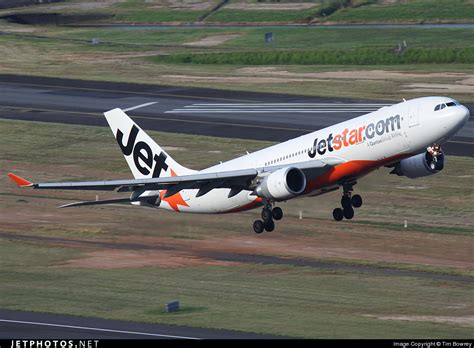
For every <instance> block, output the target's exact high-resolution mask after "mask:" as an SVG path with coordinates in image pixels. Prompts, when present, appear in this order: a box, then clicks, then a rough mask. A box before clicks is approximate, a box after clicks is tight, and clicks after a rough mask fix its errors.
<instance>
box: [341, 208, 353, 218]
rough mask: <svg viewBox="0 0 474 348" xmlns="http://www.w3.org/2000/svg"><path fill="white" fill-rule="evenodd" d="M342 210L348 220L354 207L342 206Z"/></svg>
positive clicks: (351, 216)
mask: <svg viewBox="0 0 474 348" xmlns="http://www.w3.org/2000/svg"><path fill="white" fill-rule="evenodd" d="M342 212H343V214H344V217H345V218H346V219H347V220H350V219H352V218H353V217H354V209H353V208H352V207H349V208H344V209H343V211H342Z"/></svg>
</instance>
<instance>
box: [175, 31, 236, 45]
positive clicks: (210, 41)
mask: <svg viewBox="0 0 474 348" xmlns="http://www.w3.org/2000/svg"><path fill="white" fill-rule="evenodd" d="M239 36H241V35H240V34H230V35H212V36H207V37H205V38H203V39H200V40H197V41H193V42H187V43H184V44H183V45H184V46H192V47H212V46H217V45H220V44H223V43H224V42H227V41H229V40H232V39H235V38H237V37H239Z"/></svg>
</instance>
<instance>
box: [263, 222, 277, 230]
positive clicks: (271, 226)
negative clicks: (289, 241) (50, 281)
mask: <svg viewBox="0 0 474 348" xmlns="http://www.w3.org/2000/svg"><path fill="white" fill-rule="evenodd" d="M264 228H265V231H267V232H272V231H273V230H274V229H275V223H274V222H273V220H269V221H267V222H265V224H264Z"/></svg>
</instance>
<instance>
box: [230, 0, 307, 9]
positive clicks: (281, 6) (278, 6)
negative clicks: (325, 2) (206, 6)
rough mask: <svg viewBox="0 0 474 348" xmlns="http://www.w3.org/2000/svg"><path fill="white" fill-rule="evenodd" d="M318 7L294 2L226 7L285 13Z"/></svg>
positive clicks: (236, 3)
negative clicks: (286, 11)
mask: <svg viewBox="0 0 474 348" xmlns="http://www.w3.org/2000/svg"><path fill="white" fill-rule="evenodd" d="M312 7H316V5H315V4H312V3H307V2H294V3H286V4H278V3H272V4H265V3H260V4H254V3H247V2H243V1H242V2H241V1H239V2H234V3H231V4H229V5H226V6H225V8H226V9H232V10H249V11H250V10H261V11H268V10H273V11H285V10H306V9H308V8H312Z"/></svg>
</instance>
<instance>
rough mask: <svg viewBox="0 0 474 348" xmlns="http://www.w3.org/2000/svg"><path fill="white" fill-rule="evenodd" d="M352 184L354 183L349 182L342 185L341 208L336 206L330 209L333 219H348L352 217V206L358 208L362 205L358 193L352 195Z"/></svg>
mask: <svg viewBox="0 0 474 348" xmlns="http://www.w3.org/2000/svg"><path fill="white" fill-rule="evenodd" d="M354 185H355V183H350V184H344V185H343V186H342V187H343V192H342V198H341V207H342V208H336V209H334V210H333V211H332V216H333V217H334V220H336V221H341V220H342V219H344V218H346V219H347V220H350V219H352V218H353V217H354V208H360V207H361V206H362V197H361V196H360V195H352V191H353V187H354Z"/></svg>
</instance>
